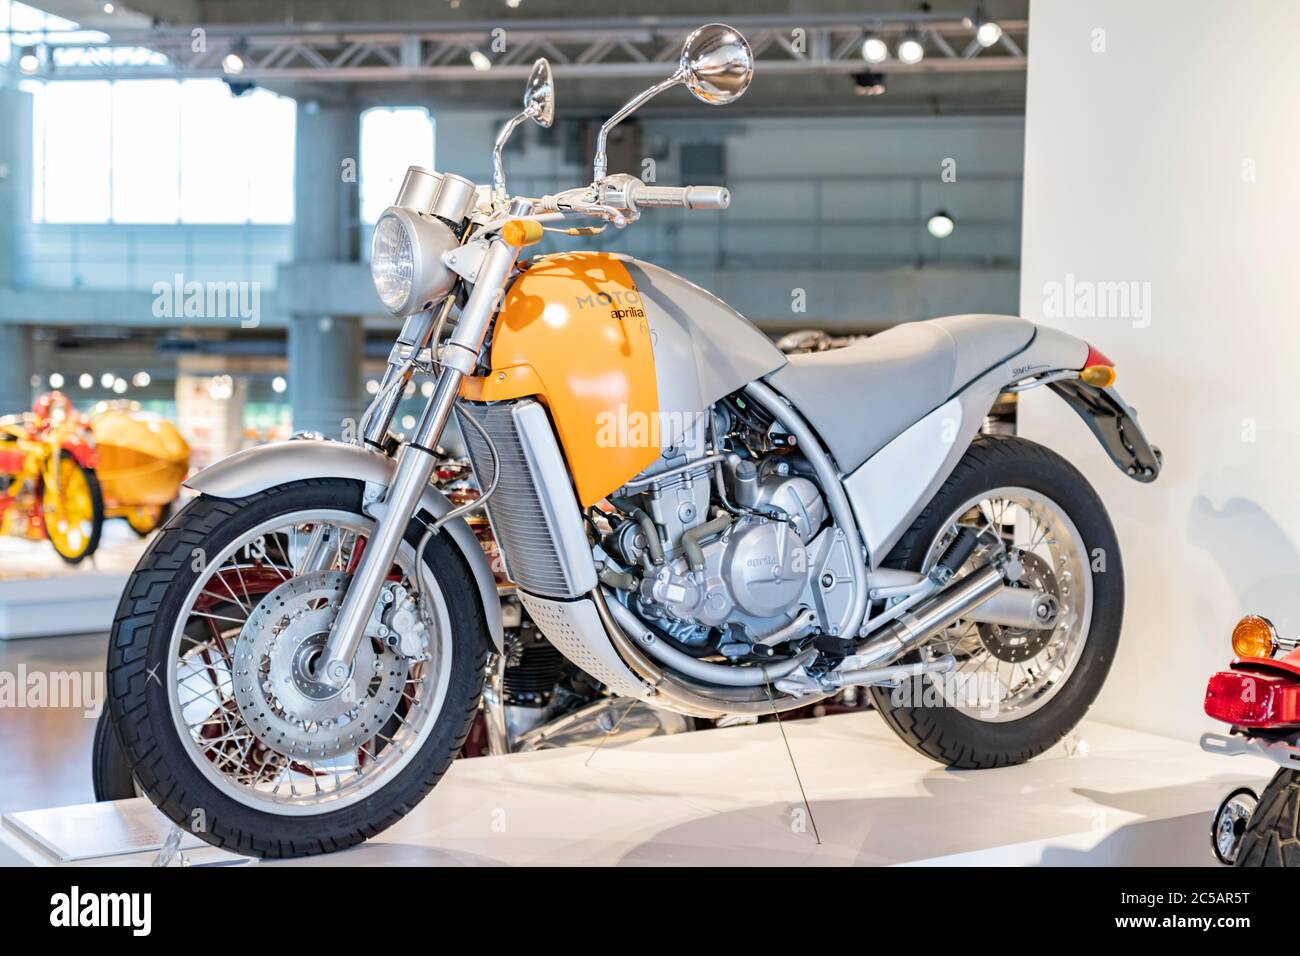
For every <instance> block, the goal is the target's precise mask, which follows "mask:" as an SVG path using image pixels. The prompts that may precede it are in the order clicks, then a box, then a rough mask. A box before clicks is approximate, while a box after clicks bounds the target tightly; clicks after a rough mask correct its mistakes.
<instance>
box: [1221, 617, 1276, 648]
mask: <svg viewBox="0 0 1300 956" xmlns="http://www.w3.org/2000/svg"><path fill="white" fill-rule="evenodd" d="M1276 650H1277V630H1276V629H1275V628H1274V627H1273V622H1272V621H1270V620H1269V619H1268V618H1266V617H1260V616H1259V615H1258V614H1248V615H1246V616H1245V617H1243V618H1242V619H1241V620H1240V621H1238V622H1237V626H1236V627H1234V628H1233V629H1232V652H1233V653H1234V654H1236V655H1237V656H1238V657H1272V656H1273V652H1274V651H1276Z"/></svg>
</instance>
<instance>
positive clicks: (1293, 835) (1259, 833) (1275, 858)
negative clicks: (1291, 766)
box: [1234, 768, 1300, 867]
mask: <svg viewBox="0 0 1300 956" xmlns="http://www.w3.org/2000/svg"><path fill="white" fill-rule="evenodd" d="M1234 865H1236V866H1268V867H1274V866H1277V867H1282V866H1300V770H1287V769H1285V768H1283V769H1282V770H1279V771H1278V772H1277V773H1276V774H1274V776H1273V779H1272V780H1271V781H1269V784H1268V786H1267V787H1265V788H1264V793H1263V794H1262V795H1261V796H1260V798H1259V806H1257V807H1256V808H1255V812H1254V813H1252V814H1251V815H1250V822H1249V823H1248V824H1246V832H1245V833H1244V834H1242V837H1241V846H1239V847H1238V848H1237V858H1236V860H1235V861H1234Z"/></svg>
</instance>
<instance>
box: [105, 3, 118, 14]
mask: <svg viewBox="0 0 1300 956" xmlns="http://www.w3.org/2000/svg"><path fill="white" fill-rule="evenodd" d="M116 9H117V7H115V6H113V5H112V4H111V3H106V4H104V12H105V13H112V12H113V11H114V10H116Z"/></svg>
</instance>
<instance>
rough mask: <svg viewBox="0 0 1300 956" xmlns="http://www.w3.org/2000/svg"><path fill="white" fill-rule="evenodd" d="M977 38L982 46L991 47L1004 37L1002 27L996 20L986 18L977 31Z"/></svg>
mask: <svg viewBox="0 0 1300 956" xmlns="http://www.w3.org/2000/svg"><path fill="white" fill-rule="evenodd" d="M975 39H976V40H978V41H979V45H980V46H982V47H991V46H992V45H993V44H995V43H997V42H998V41H999V40H1001V39H1002V27H1001V26H999V25H998V23H997V22H996V21H994V20H985V21H984V22H983V23H981V24H980V25H979V29H978V30H976V31H975Z"/></svg>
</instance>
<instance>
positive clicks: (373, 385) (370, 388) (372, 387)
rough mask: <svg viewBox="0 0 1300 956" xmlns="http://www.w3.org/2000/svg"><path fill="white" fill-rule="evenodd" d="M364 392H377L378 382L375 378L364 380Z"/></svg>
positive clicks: (372, 393) (375, 393)
mask: <svg viewBox="0 0 1300 956" xmlns="http://www.w3.org/2000/svg"><path fill="white" fill-rule="evenodd" d="M366 392H367V394H370V395H377V394H379V382H378V381H377V380H376V379H373V378H372V379H369V380H368V381H367V382H366Z"/></svg>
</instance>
